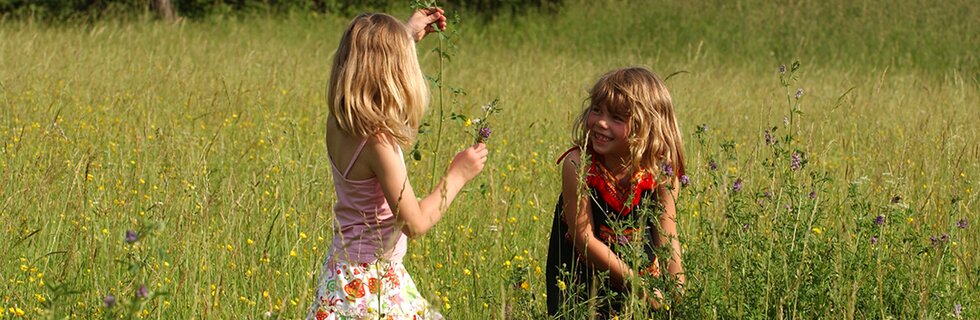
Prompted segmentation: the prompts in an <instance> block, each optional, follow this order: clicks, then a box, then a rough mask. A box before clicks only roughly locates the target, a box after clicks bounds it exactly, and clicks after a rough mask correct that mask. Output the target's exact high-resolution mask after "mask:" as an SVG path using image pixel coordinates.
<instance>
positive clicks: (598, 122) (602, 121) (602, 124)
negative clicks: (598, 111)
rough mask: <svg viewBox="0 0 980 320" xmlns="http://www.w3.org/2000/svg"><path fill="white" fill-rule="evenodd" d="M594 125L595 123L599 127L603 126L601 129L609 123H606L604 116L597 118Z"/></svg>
mask: <svg viewBox="0 0 980 320" xmlns="http://www.w3.org/2000/svg"><path fill="white" fill-rule="evenodd" d="M595 125H596V126H597V127H600V128H603V129H606V128H607V127H608V125H609V124H608V123H606V119H605V118H599V120H598V121H596V122H595Z"/></svg>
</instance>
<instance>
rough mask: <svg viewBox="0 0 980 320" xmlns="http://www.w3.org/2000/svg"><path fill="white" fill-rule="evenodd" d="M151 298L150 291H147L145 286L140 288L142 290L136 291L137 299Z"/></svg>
mask: <svg viewBox="0 0 980 320" xmlns="http://www.w3.org/2000/svg"><path fill="white" fill-rule="evenodd" d="M149 296H150V290H149V289H147V288H146V286H145V285H143V286H140V288H139V289H137V290H136V297H137V298H140V299H146V298H147V297H149Z"/></svg>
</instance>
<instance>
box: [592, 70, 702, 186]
mask: <svg viewBox="0 0 980 320" xmlns="http://www.w3.org/2000/svg"><path fill="white" fill-rule="evenodd" d="M596 106H605V107H606V108H607V109H608V110H609V111H610V112H615V113H622V114H626V115H628V117H629V122H628V125H629V130H630V131H629V135H630V138H629V149H630V154H631V159H627V160H629V164H630V165H631V166H632V168H633V169H634V170H637V171H639V170H647V171H652V172H657V171H655V170H657V169H662V168H663V166H664V165H670V166H671V168H672V169H673V174H674V176H675V177H680V176H681V175H684V146H683V144H682V142H681V130H680V127H679V126H678V124H677V117H676V116H675V115H674V103H673V101H672V100H671V98H670V93H669V92H667V86H666V85H664V82H663V80H661V79H660V77H659V76H657V75H656V74H655V73H653V72H651V71H650V70H647V69H646V68H642V67H631V68H625V69H618V70H613V71H610V72H608V73H606V74H605V75H603V76H602V77H601V78H599V81H597V82H596V84H595V86H593V87H592V90H590V91H589V98H588V99H586V103H585V108H584V110H583V111H582V114H580V115H579V116H578V119H576V121H575V125H574V128H573V130H572V134H573V137H572V139H573V143H574V144H575V145H576V146H578V147H580V148H590V150H591V147H590V146H587V142H588V135H589V128H587V127H586V118H588V116H589V112H590V110H591V109H592V107H596Z"/></svg>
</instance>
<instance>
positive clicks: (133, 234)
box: [126, 230, 140, 243]
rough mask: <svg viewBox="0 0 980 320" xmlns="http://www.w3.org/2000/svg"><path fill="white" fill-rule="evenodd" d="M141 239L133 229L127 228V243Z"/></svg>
mask: <svg viewBox="0 0 980 320" xmlns="http://www.w3.org/2000/svg"><path fill="white" fill-rule="evenodd" d="M139 239H140V237H139V234H137V233H136V231H133V230H126V243H133V242H136V241H138V240H139Z"/></svg>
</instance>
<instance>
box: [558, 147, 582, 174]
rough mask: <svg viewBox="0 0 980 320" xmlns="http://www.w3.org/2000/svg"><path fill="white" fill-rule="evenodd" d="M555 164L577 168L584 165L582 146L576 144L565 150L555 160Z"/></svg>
mask: <svg viewBox="0 0 980 320" xmlns="http://www.w3.org/2000/svg"><path fill="white" fill-rule="evenodd" d="M555 164H558V165H562V166H563V167H566V168H568V167H572V168H575V169H576V170H577V169H578V168H579V167H580V166H581V165H582V148H580V147H578V146H574V147H571V148H569V149H568V150H565V152H564V153H562V154H561V155H560V156H558V159H557V160H555Z"/></svg>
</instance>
